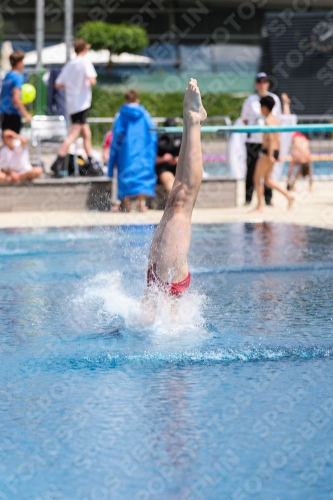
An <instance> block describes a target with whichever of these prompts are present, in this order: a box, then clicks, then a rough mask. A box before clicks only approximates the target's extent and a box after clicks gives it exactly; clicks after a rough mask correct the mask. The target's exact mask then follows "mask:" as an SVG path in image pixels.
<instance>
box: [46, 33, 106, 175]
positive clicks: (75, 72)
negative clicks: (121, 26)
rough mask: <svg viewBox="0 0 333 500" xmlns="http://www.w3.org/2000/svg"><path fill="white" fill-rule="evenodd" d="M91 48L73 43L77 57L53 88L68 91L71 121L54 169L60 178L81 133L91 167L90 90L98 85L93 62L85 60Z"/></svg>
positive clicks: (67, 100)
mask: <svg viewBox="0 0 333 500" xmlns="http://www.w3.org/2000/svg"><path fill="white" fill-rule="evenodd" d="M89 48H90V45H88V44H87V43H86V42H85V41H84V40H82V39H78V40H75V41H74V50H75V53H76V56H77V57H76V58H75V59H73V60H72V61H68V63H66V65H65V66H64V67H63V69H62V71H61V73H60V75H59V76H58V78H57V79H56V82H55V85H54V87H55V88H56V89H64V90H65V93H66V105H67V111H68V114H69V115H70V117H71V121H72V127H71V129H70V131H69V134H68V137H67V139H66V140H65V141H64V142H63V144H62V145H61V148H60V150H59V154H58V157H57V159H56V161H55V162H54V163H53V165H52V167H51V170H53V172H54V174H55V176H59V175H60V174H59V173H60V171H61V170H63V163H64V159H65V156H66V154H67V152H68V149H69V147H70V145H71V144H73V142H75V141H76V139H77V138H78V137H79V135H80V134H81V135H82V137H83V146H84V149H85V151H86V153H87V156H88V161H89V163H90V164H91V165H92V148H91V131H90V127H89V124H88V123H87V116H88V111H89V108H90V106H91V99H92V92H91V87H92V86H93V85H96V77H97V73H96V71H95V68H94V66H93V65H92V63H91V61H90V60H89V59H88V58H87V57H86V54H87V51H88V49H89Z"/></svg>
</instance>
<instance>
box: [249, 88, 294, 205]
mask: <svg viewBox="0 0 333 500" xmlns="http://www.w3.org/2000/svg"><path fill="white" fill-rule="evenodd" d="M274 104H275V101H274V99H273V98H272V97H271V96H265V97H262V98H261V99H260V106H261V112H262V114H263V115H264V116H265V118H266V119H265V124H266V125H268V126H274V125H275V126H276V125H280V122H279V120H278V118H277V117H276V116H274V115H273V113H272V109H273V107H274ZM279 151H280V133H279V132H268V133H265V134H263V142H262V154H261V156H260V157H259V159H258V161H257V164H256V169H255V172H254V184H255V188H256V192H257V197H258V205H257V208H256V211H259V212H262V211H263V194H264V191H263V183H262V181H264V183H265V185H266V186H268V187H270V188H272V189H276V190H277V191H279V192H280V193H282V194H283V195H284V196H285V197H286V198H287V200H288V208H291V207H292V204H293V202H294V199H295V198H294V196H293V195H292V194H291V193H289V192H288V191H287V190H286V189H283V188H281V187H280V185H279V184H278V183H277V182H276V181H274V180H273V179H272V171H273V166H274V163H275V162H276V161H278V159H279V155H280V152H279Z"/></svg>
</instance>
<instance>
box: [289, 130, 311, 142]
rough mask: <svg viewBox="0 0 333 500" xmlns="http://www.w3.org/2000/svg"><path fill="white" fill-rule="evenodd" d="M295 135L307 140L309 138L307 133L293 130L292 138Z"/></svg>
mask: <svg viewBox="0 0 333 500" xmlns="http://www.w3.org/2000/svg"><path fill="white" fill-rule="evenodd" d="M295 137H302V138H303V139H306V140H307V141H308V140H309V139H308V138H307V137H306V135H304V134H302V132H299V131H297V132H293V133H292V138H293V139H294V138H295Z"/></svg>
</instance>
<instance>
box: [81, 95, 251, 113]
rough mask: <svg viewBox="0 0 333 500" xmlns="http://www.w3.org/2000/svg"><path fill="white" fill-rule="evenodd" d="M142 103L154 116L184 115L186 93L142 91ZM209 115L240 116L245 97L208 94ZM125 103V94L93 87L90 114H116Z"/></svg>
mask: <svg viewBox="0 0 333 500" xmlns="http://www.w3.org/2000/svg"><path fill="white" fill-rule="evenodd" d="M140 99H141V103H142V104H143V105H144V106H145V107H146V109H147V110H148V111H149V113H150V114H151V115H152V116H182V107H183V99H184V94H182V93H180V92H175V93H173V94H152V93H146V92H141V93H140ZM202 101H203V104H204V106H205V108H206V110H207V113H208V116H229V117H230V118H231V119H232V120H235V119H236V118H238V117H239V115H240V111H241V107H242V103H243V101H244V97H234V96H232V95H230V94H206V95H203V97H202ZM123 104H124V95H123V94H122V93H120V92H112V91H109V90H106V89H103V88H100V87H94V88H93V100H92V108H91V111H90V113H89V116H91V117H93V116H96V117H97V116H101V117H109V116H114V115H115V114H116V112H117V111H118V110H119V108H120V106H122V105H123Z"/></svg>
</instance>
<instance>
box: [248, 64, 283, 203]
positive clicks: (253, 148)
mask: <svg viewBox="0 0 333 500" xmlns="http://www.w3.org/2000/svg"><path fill="white" fill-rule="evenodd" d="M269 85H270V83H269V80H268V77H267V74H266V73H258V74H257V77H256V82H255V87H256V90H257V92H256V93H255V94H251V95H250V96H249V97H247V98H246V99H245V101H244V103H243V107H242V113H241V119H242V120H243V123H244V125H265V121H264V118H263V116H262V114H261V107H260V99H261V98H262V97H266V96H267V95H269V96H271V97H273V99H274V101H275V106H274V108H273V110H272V113H273V115H275V116H276V117H278V118H279V116H280V115H281V102H280V99H279V98H278V96H277V95H275V94H273V93H272V92H268V89H269ZM261 144H262V133H252V134H248V136H247V141H246V153H247V172H246V182H245V204H246V205H249V204H250V203H251V200H252V195H253V190H254V181H253V176H254V171H255V166H256V163H257V160H258V157H259V153H260V151H261ZM264 195H265V202H266V205H271V204H272V190H271V189H270V188H268V187H267V186H265V190H264Z"/></svg>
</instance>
